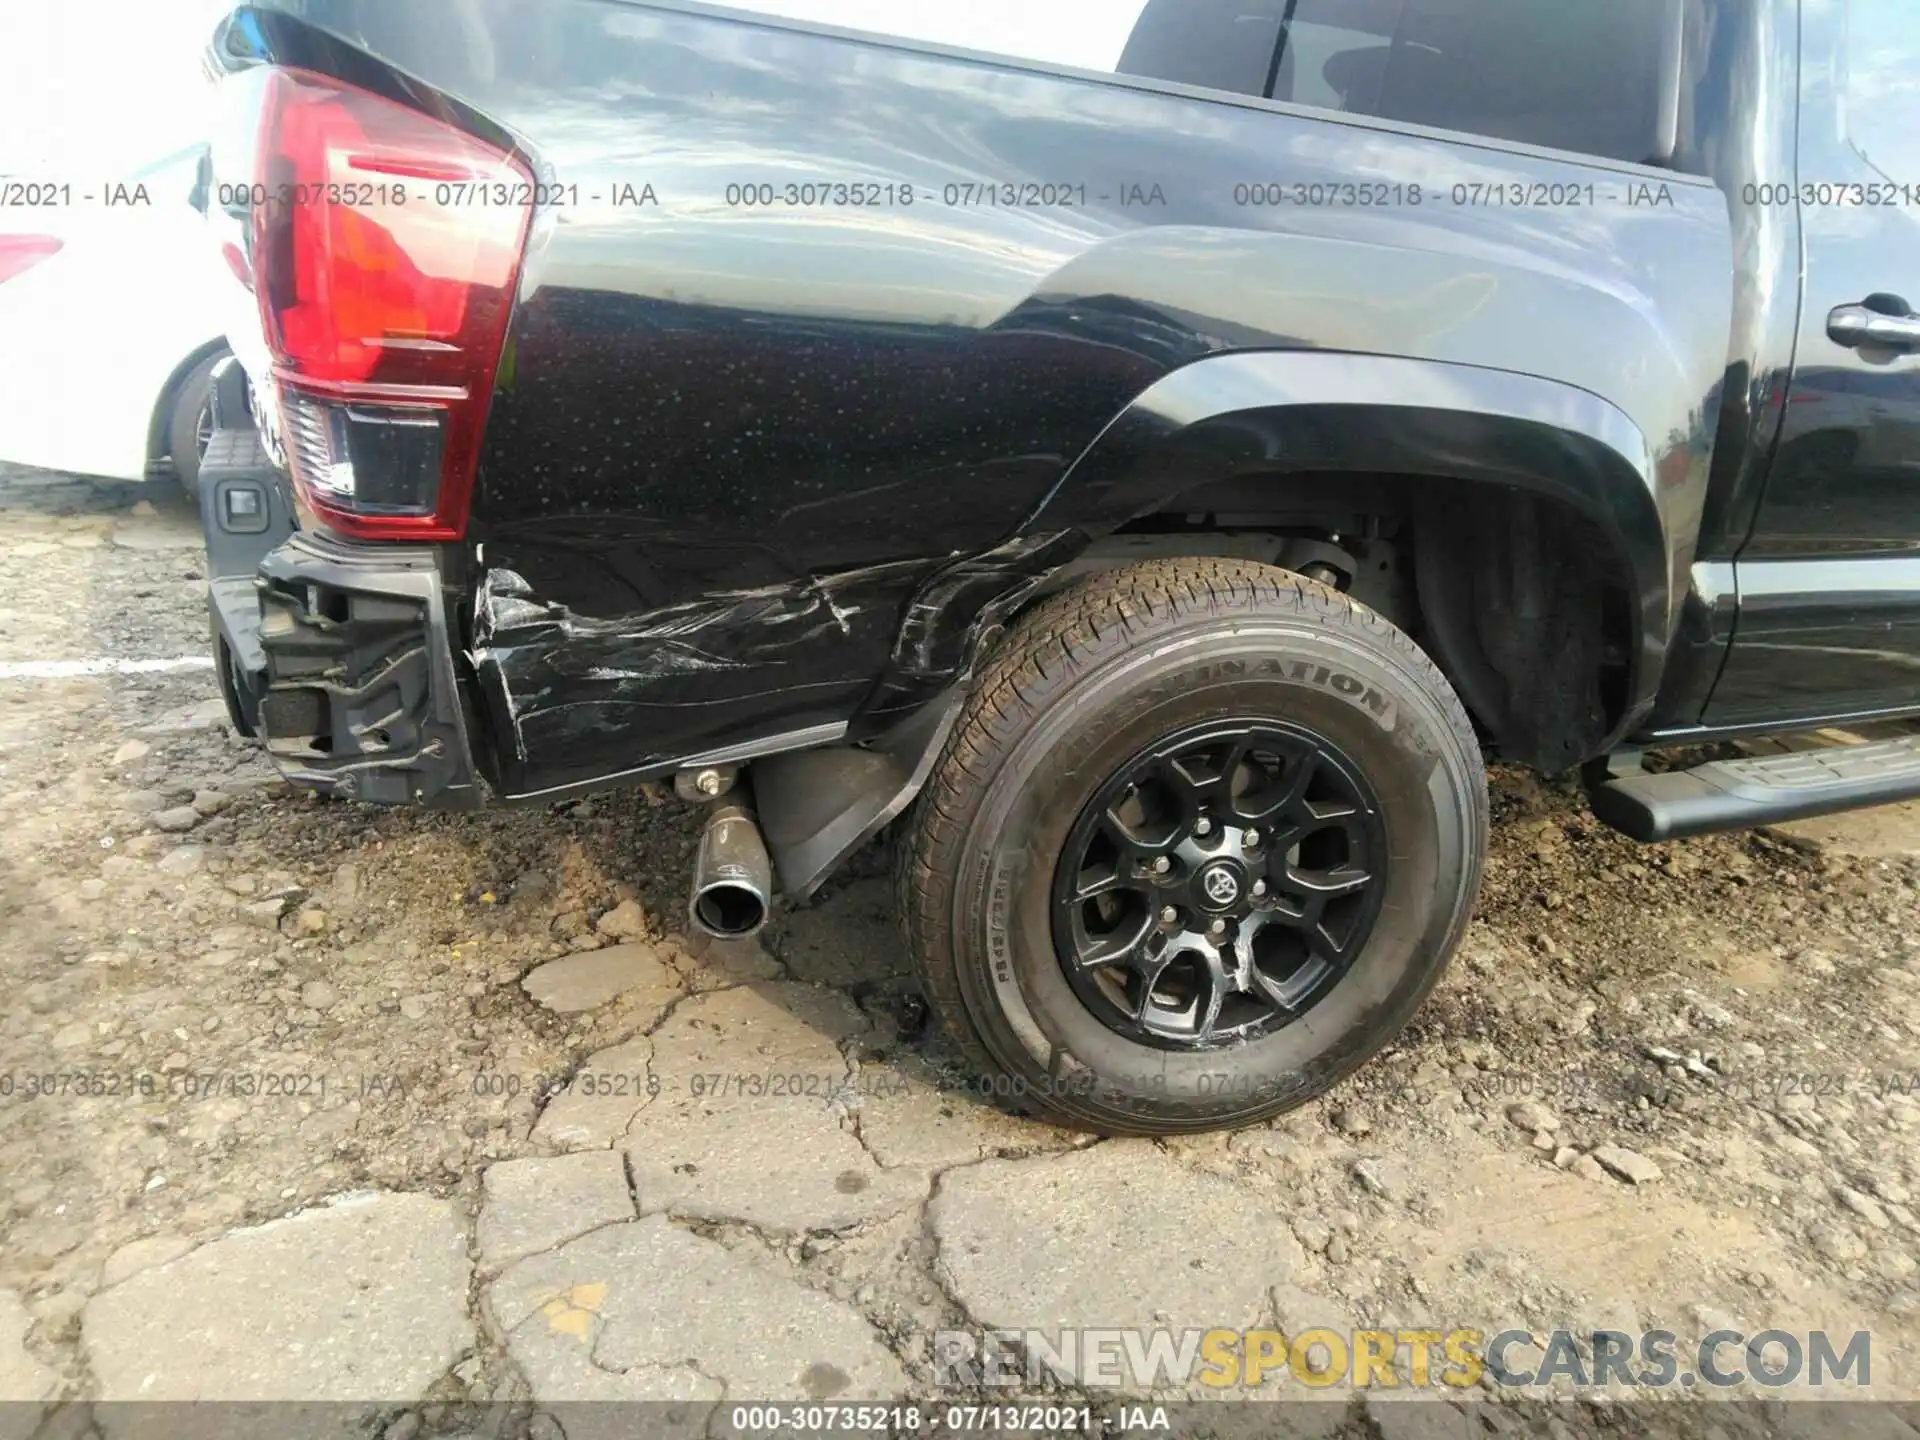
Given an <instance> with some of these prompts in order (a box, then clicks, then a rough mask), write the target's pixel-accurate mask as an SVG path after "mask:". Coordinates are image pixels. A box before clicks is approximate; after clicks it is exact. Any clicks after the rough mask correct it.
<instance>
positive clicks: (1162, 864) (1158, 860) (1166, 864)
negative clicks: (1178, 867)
mask: <svg viewBox="0 0 1920 1440" xmlns="http://www.w3.org/2000/svg"><path fill="white" fill-rule="evenodd" d="M1171 869H1173V861H1171V860H1169V859H1168V858H1167V857H1166V856H1164V855H1159V856H1156V857H1155V858H1154V862H1153V873H1154V874H1156V875H1164V874H1166V873H1167V872H1168V871H1169V870H1171Z"/></svg>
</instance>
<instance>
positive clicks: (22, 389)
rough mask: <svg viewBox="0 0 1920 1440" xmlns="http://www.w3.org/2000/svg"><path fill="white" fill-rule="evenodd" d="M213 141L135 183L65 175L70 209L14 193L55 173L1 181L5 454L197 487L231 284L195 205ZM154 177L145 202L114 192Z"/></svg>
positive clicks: (129, 191) (130, 192)
mask: <svg viewBox="0 0 1920 1440" xmlns="http://www.w3.org/2000/svg"><path fill="white" fill-rule="evenodd" d="M204 153H205V146H203V145H194V146H190V147H187V148H185V149H182V150H177V151H175V152H173V153H172V154H169V155H167V156H166V157H165V158H163V159H161V160H158V161H155V162H154V163H153V164H151V165H147V166H145V167H143V168H142V169H140V170H138V171H135V172H134V173H133V174H130V175H127V176H125V177H124V178H123V179H121V178H102V179H98V180H95V179H90V178H87V177H84V176H77V175H76V176H73V177H71V178H70V180H69V177H66V176H61V177H59V179H60V181H61V182H63V183H68V184H69V185H70V190H69V192H68V193H67V194H66V195H64V196H62V197H60V198H62V199H64V200H65V201H66V203H64V204H61V205H27V204H16V203H13V202H14V200H15V199H16V196H17V197H19V198H32V197H34V196H35V195H44V194H45V193H46V192H45V188H44V186H45V182H44V181H43V180H41V179H40V178H38V177H33V176H14V177H12V178H11V180H8V179H0V199H4V200H6V201H7V202H8V203H7V204H6V205H5V206H4V207H3V208H0V460H6V461H12V462H13V463H15V464H19V465H31V466H37V467H40V468H44V469H48V470H65V471H71V472H73V473H75V474H80V475H99V476H107V477H112V478H115V479H121V480H141V479H145V478H148V477H150V476H157V475H164V474H174V475H177V476H179V478H180V480H181V481H182V483H184V484H185V486H186V487H187V490H188V492H189V494H191V493H193V490H194V486H195V483H196V481H197V479H198V475H199V469H200V456H201V454H202V452H203V451H204V450H205V449H206V442H207V437H208V435H209V434H210V433H211V424H210V422H211V411H210V407H209V401H208V397H209V393H210V390H209V386H210V376H211V374H212V370H213V367H214V365H215V363H216V362H218V361H219V360H220V359H221V358H222V357H223V356H225V355H226V354H227V353H228V352H227V346H226V340H225V338H224V336H223V335H222V333H221V328H222V327H221V321H220V317H221V315H222V314H223V313H224V311H223V305H222V301H223V298H224V291H225V290H226V289H228V288H230V287H231V286H232V284H233V279H232V277H231V276H228V275H223V274H222V273H221V262H220V260H219V256H218V254H217V252H216V251H215V250H214V248H213V247H212V246H211V245H210V244H209V242H208V239H207V227H206V222H205V220H204V219H203V217H202V215H201V213H200V212H199V211H198V210H197V209H195V207H194V203H193V202H194V198H195V187H196V185H197V184H198V183H199V181H200V160H201V157H202V155H203V154H204ZM10 187H13V189H12V192H11V193H4V192H9V189H10ZM35 187H39V188H38V189H36V188H35ZM137 187H138V188H137ZM140 189H144V191H145V194H146V196H147V200H148V203H147V204H145V205H141V204H138V203H130V204H122V203H112V204H109V203H107V202H108V197H109V195H110V194H111V195H112V196H113V197H114V198H115V200H116V201H117V200H118V199H119V198H120V197H123V196H124V197H137V195H138V194H139V190H140ZM88 195H91V196H92V197H93V198H92V199H91V200H88V199H87V198H85V197H86V196H88Z"/></svg>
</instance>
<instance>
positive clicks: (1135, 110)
mask: <svg viewBox="0 0 1920 1440" xmlns="http://www.w3.org/2000/svg"><path fill="white" fill-rule="evenodd" d="M208 65H209V71H210V74H211V75H212V77H213V80H214V83H215V84H216V85H217V87H218V89H219V91H220V97H221V99H220V109H221V113H222V116H223V118H222V121H221V123H220V126H219V130H218V133H217V134H216V136H215V137H214V143H213V147H212V157H213V158H212V167H211V174H210V176H209V177H208V180H209V183H208V205H207V210H208V218H209V222H210V225H211V226H212V228H213V229H214V230H215V231H216V236H215V243H217V244H219V245H220V246H221V248H222V250H223V252H224V254H225V255H226V258H227V260H228V262H229V265H230V267H231V268H232V270H233V272H234V275H235V277H236V280H237V281H238V282H239V283H237V284H236V285H235V287H234V291H233V295H234V304H235V309H234V314H233V317H232V320H231V325H230V330H231V333H230V339H231V340H232V343H233V347H234V350H235V353H236V355H237V356H238V357H239V362H238V365H236V366H232V367H229V369H228V370H227V371H226V372H225V373H224V374H223V375H222V376H221V378H220V382H219V389H218V395H217V402H218V409H219V413H220V422H219V423H220V429H219V433H218V434H217V435H216V437H215V440H214V443H213V445H212V447H211V448H210V450H209V453H208V456H207V459H206V462H205V467H204V469H203V472H202V484H201V498H202V507H203V515H204V519H205V521H206V525H207V529H208V537H209V546H210V552H211V556H212V559H213V571H212V573H213V575H214V580H213V584H212V610H213V616H214V629H215V643H216V645H217V647H218V651H219V658H220V662H221V673H222V675H223V677H224V682H225V685H226V689H227V693H228V699H229V702H230V705H231V707H232V710H233V714H234V719H235V723H236V724H238V725H240V726H241V727H242V728H243V729H245V730H246V731H248V732H249V733H254V734H258V735H259V736H260V738H261V739H262V740H263V742H264V743H265V745H266V747H267V748H268V750H269V751H270V752H271V753H272V755H273V758H274V760H275V761H276V762H277V764H278V765H279V766H280V768H281V769H282V770H283V772H284V773H285V774H286V775H287V777H288V778H289V779H290V780H292V781H293V782H294V783H296V784H298V785H302V786H308V787H311V788H314V789H317V790H321V791H324V792H328V793H330V794H332V795H335V796H339V797H345V798H347V799H352V800H358V801H370V802H377V803H403V804H423V805H436V806H455V807H459V806H478V805H481V804H495V803H511V802H551V801H554V800H558V799H562V798H565V797H568V796H571V795H576V794H579V793H583V792H586V791H590V790H595V789H603V788H606V787H609V786H615V785H618V784H621V783H623V782H631V781H639V780H642V779H646V778H666V777H671V778H672V780H673V782H674V784H675V787H676V788H677V789H678V790H679V791H680V793H681V794H682V795H683V796H685V797H686V798H687V799H689V800H690V801H696V802H710V803H712V804H713V805H714V806H715V807H716V808H715V811H714V814H713V816H712V818H711V820H710V822H709V824H708V827H707V830H706V832H705V838H704V841H703V844H702V847H701V851H700V857H699V860H698V863H697V865H696V871H695V875H694V877H693V898H692V902H691V907H692V919H693V923H695V924H696V925H698V926H700V927H701V928H702V929H704V930H706V931H708V932H710V933H713V934H719V935H743V934H747V933H751V932H752V931H754V930H755V929H757V928H758V927H759V926H760V925H761V923H762V922H763V921H764V919H765V917H766V914H767V908H768V905H769V903H770V900H771V897H772V896H773V895H774V893H775V891H776V886H777V888H778V889H780V890H784V891H785V892H786V893H788V894H791V895H796V896H804V895H806V894H808V893H810V892H812V891H813V890H814V889H815V888H816V887H818V886H819V885H820V883H821V882H822V881H823V880H824V879H825V878H826V877H828V876H829V875H830V874H831V873H832V872H833V870H834V868H835V867H836V865H838V864H839V863H840V862H841V861H842V860H844V859H845V858H846V857H847V856H848V855H849V854H850V853H851V852H852V851H853V850H855V849H856V848H857V847H859V846H861V845H863V844H864V843H865V842H867V841H868V840H870V839H872V838H873V837H874V836H876V835H878V834H880V833H881V832H882V831H883V830H885V829H886V828H887V827H888V826H890V825H892V826H894V829H895V833H896V835H897V844H896V850H897V855H898V864H897V872H896V873H897V877H898V895H899V904H900V908H901V911H902V915H903V921H904V924H905V928H906V937H907V943H908V945H909V946H910V948H911V950H912V952H913V954H914V957H915V961H916V963H917V965H918V967H919V973H920V975H921V977H922V979H923V981H924V984H925V988H926V991H927V994H928V997H929V999H930V1000H931V1002H932V1004H933V1006H934V1009H935V1010H936V1012H937V1014H938V1015H939V1016H940V1018H941V1020H942V1022H943V1023H944V1025H945V1026H946V1027H947V1029H948V1030H949V1031H950V1032H951V1033H952V1034H953V1035H954V1036H955V1037H956V1038H957V1040H958V1041H959V1042H960V1043H961V1044H962V1045H963V1046H964V1047H965V1049H966V1051H967V1053H968V1054H969V1056H970V1057H971V1058H972V1059H973V1060H974V1061H975V1062H977V1063H978V1064H979V1065H980V1066H982V1067H985V1068H987V1069H989V1070H991V1071H992V1072H995V1073H996V1074H997V1076H998V1077H999V1080H1000V1081H1001V1082H1003V1084H1002V1086H1001V1088H1004V1089H1006V1090H1008V1091H1010V1092H1011V1093H1014V1094H1017V1095H1021V1096H1024V1097H1025V1098H1026V1100H1027V1102H1028V1104H1029V1105H1030V1106H1031V1107H1032V1108H1035V1109H1037V1110H1039V1111H1041V1112H1042V1113H1045V1114H1047V1115H1048V1116H1050V1117H1052V1118H1055V1119H1058V1120H1061V1121H1063V1122H1066V1123H1070V1124H1078V1125H1082V1126H1087V1127H1091V1128H1095V1129H1100V1130H1105V1131H1121V1132H1129V1131H1130V1132H1175V1131H1182V1130H1192V1129H1198V1128H1205V1127H1211V1126H1220V1125H1233V1124H1241V1123H1245V1122H1248V1121H1251V1120H1254V1119H1257V1118H1259V1117H1261V1116H1263V1115H1267V1114H1271V1113H1273V1112H1275V1111H1278V1110H1282V1109H1285V1108H1287V1107H1289V1106H1293V1105H1297V1104H1299V1103H1300V1102H1302V1101H1303V1100H1305V1099H1307V1098H1308V1097H1310V1096H1312V1095H1314V1094H1316V1093H1318V1092H1319V1091H1321V1090H1323V1089H1325V1088H1326V1087H1327V1086H1329V1085H1331V1084H1332V1083H1334V1082H1335V1081H1336V1080H1337V1079H1338V1078H1340V1077H1341V1076H1342V1075H1344V1074H1346V1073H1348V1072H1349V1071H1351V1070H1352V1069H1353V1068H1354V1067H1355V1066H1357V1065H1359V1064H1360V1063H1361V1062H1362V1061H1363V1060H1364V1059H1365V1058H1366V1057H1367V1056H1368V1055H1370V1054H1371V1053H1373V1052H1374V1051H1375V1050H1377V1049H1378V1048H1379V1047H1380V1046H1381V1045H1383V1044H1385V1043H1386V1042H1387V1041H1388V1040H1389V1039H1390V1038H1391V1037H1392V1036H1393V1035H1394V1034H1395V1032H1396V1031H1397V1030H1398V1029H1399V1028H1400V1027H1401V1026H1402V1025H1403V1024H1404V1023H1405V1022H1406V1020H1407V1019H1408V1017H1409V1016H1410V1015H1411V1014H1412V1013H1413V1011H1414V1009H1415V1007H1416V1006H1417V1005H1419V1003H1420V1001H1421V999H1422V997H1423V996H1425V995H1426V993H1427V992H1428V990H1429V989H1430V988H1431V987H1432V986H1433V984H1434V982H1435V979H1436V977H1437V976H1438V975H1439V973H1440V971H1441V968H1442V967H1443V965H1444V964H1445V962H1446V960H1447V958H1448V955H1449V953H1450V952H1451V951H1452V950H1453V948H1454V946H1455V945H1456V943H1457V942H1458V941H1459V938H1460V935H1461V932H1462V929H1463V927H1464V926H1465V924H1466V920H1467V916H1468V912H1469V909H1470V907H1471V905H1472V903H1473V899H1474V894H1475V890H1476V886H1477V883H1478V880H1479V875H1480V867H1481V857H1482V854H1483V851H1484V848H1485V846H1486V842H1487V828H1488V812H1487V801H1486V792H1485V782H1484V773H1483V763H1484V757H1486V756H1494V757H1498V758H1499V759H1501V760H1503V761H1506V762H1509V763H1516V764H1522V765H1527V766H1533V767H1536V768H1538V769H1540V770H1542V771H1546V772H1549V773H1559V772H1564V771H1568V770H1571V769H1573V768H1575V767H1582V766H1584V767H1585V768H1586V774H1587V777H1588V783H1589V788H1590V791H1591V795H1592V800H1593V805H1594V808H1595V810H1596V812H1597V813H1598V814H1599V815H1600V816H1601V817H1602V818H1603V819H1604V820H1606V821H1607V822H1609V823H1610V824H1612V825H1615V826H1617V827H1619V828H1620V829H1622V830H1624V831H1626V832H1627V833H1628V834H1630V835H1634V836H1636V837H1638V838H1640V839H1643V840H1660V839H1666V838H1671V837H1676V836H1682V835H1690V834H1697V833H1700V832H1703V831H1709V830H1714V829H1724V828H1732V827H1738V826H1745V825H1752V824H1756V823H1761V822H1767V821H1773V820H1778V819H1783V818H1789V817H1794V816H1801V815H1808V814H1816V813H1823V812H1827V811H1831V810H1838V809H1845V808H1849V807H1853V806H1860V805H1868V804H1875V803H1879V802H1881V801H1885V800H1891V799H1898V798H1904V797H1908V796H1912V795H1915V794H1920V746H1916V745H1915V744H1909V743H1898V744H1891V745H1875V746H1863V747H1857V748H1854V749H1842V750H1837V751H1824V752H1819V753H1817V754H1796V755H1792V756H1788V757H1786V758H1784V759H1780V760H1767V761H1758V760H1742V761H1722V762H1718V763H1714V764H1709V765H1706V766H1704V767H1702V768H1698V769H1694V770H1690V771H1688V770H1671V769H1669V770H1664V771H1661V772H1659V773H1654V772H1650V771H1646V770H1643V769H1642V768H1641V767H1640V765H1639V762H1638V756H1639V754H1640V753H1641V752H1642V751H1643V750H1644V749H1646V748H1649V747H1660V746H1668V747H1671V746H1678V745H1690V744H1693V743H1695V742H1699V741H1703V740H1708V739H1716V740H1717V739H1723V738H1727V737H1736V736H1742V735H1753V734H1760V733H1766V732H1773V731H1784V730H1792V729H1798V728H1807V727H1812V726H1816V725H1826V724H1830V723H1833V722H1841V721H1854V720H1860V719H1864V718H1867V717H1885V716H1896V715H1901V714H1907V713H1912V712H1915V711H1917V710H1920V382H1917V381H1916V375H1917V374H1920V369H1917V368H1916V367H1917V366H1920V361H1916V360H1915V358H1914V355H1915V352H1916V350H1920V317H1916V316H1915V314H1914V313H1913V311H1912V308H1911V306H1910V305H1909V303H1908V299H1907V298H1906V297H1909V296H1911V297H1916V298H1920V86H1916V85H1915V84H1914V83H1913V78H1912V77H1913V76H1914V75H1915V73H1920V31H1917V30H1916V29H1915V28H1914V26H1913V23H1912V11H1911V6H1910V0H1611V3H1608V4H1605V5H1598V4H1591V5H1589V4H1570V3H1568V0H1144V3H1143V0H1051V3H1044V4H1037V3H1032V0H1019V3H1009V0H971V3H968V4H948V3H931V0H885V3H879V0H761V3H754V0H741V3H739V4H737V5H732V6H727V7H721V6H714V5H707V4H701V3H693V0H644V3H640V0H266V3H261V4H258V5H252V6H246V7H243V8H241V9H239V10H236V11H235V12H233V14H232V15H230V16H229V17H228V18H227V19H226V20H225V21H223V22H222V24H221V26H220V27H219V29H218V31H217V33H216V35H215V37H214V40H213V43H212V45H211V46H210V48H209V51H208ZM240 367H244V373H243V372H242V369H241V368H240ZM248 376H251V377H252V380H253V381H254V382H255V383H254V384H252V385H249V384H248V381H247V377H248ZM283 476H284V477H286V479H285V480H284V481H283ZM896 822H897V823H896Z"/></svg>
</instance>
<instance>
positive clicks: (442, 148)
mask: <svg viewBox="0 0 1920 1440" xmlns="http://www.w3.org/2000/svg"><path fill="white" fill-rule="evenodd" d="M247 79H248V81H249V82H250V84H249V87H248V88H250V89H251V88H252V87H253V86H255V85H257V86H258V87H260V89H259V93H258V95H257V97H256V98H253V99H252V103H253V104H255V105H257V106H258V107H259V109H258V122H259V129H258V132H257V140H256V142H255V144H254V146H253V156H252V165H251V171H252V174H251V180H250V183H249V184H247V185H244V186H231V187H216V199H219V196H218V191H219V190H220V189H222V188H225V189H227V191H228V195H227V196H226V197H225V198H226V200H227V201H231V200H233V199H239V200H241V201H243V202H244V203H245V204H246V206H247V209H248V212H249V217H250V218H249V222H248V224H247V226H246V228H245V251H246V253H245V256H244V257H243V258H244V264H236V260H235V257H234V256H233V255H231V254H230V255H229V256H228V262H229V264H230V265H232V266H234V268H235V271H236V274H239V275H240V276H241V278H242V280H243V282H244V281H250V282H251V287H252V289H253V292H254V298H255V299H256V301H257V303H258V306H259V317H260V326H261V329H262V331H263V332H264V336H265V340H266V346H267V351H268V353H269V355H270V358H271V366H272V376H273V386H274V389H275V390H276V392H277V393H278V397H279V402H280V420H281V429H282V432H283V438H284V440H285V443H286V450H287V456H288V461H289V468H290V469H291V470H292V472H293V479H294V483H295V485H296V487H297V488H298V490H299V492H300V498H301V500H302V501H303V502H304V504H305V505H306V506H307V507H308V508H309V509H310V510H311V511H312V512H313V513H314V514H315V515H316V516H317V517H318V518H320V519H321V520H323V521H324V522H325V523H326V524H328V525H329V526H330V527H332V528H334V529H337V530H339V531H340V532H342V533H344V534H348V535H353V536H357V537H360V538H364V539H412V540H453V539H458V538H459V537H460V535H461V534H462V532H463V531H464V530H465V528H466V521H467V510H468V504H469V501H470V499H471V496H472V491H473V479H474V470H475V467H476V466H477V465H478V463H479V457H480V437H481V432H482V430H483V428H484V427H485V424H486V415H487V407H488V404H489V402H490V400H491V398H492V393H493V381H494V376H495V373H496V371H497V369H498V367H499V363H500V353H501V346H502V343H503V342H504V339H505V336H506V328H507V319H508V315H509V312H510V310H511V308H512V302H513V288H514V284H515V280H516V276H517V274H518V270H519V264H520V256H521V251H522V249H523V247H524V246H525V243H526V234H527V224H528V219H529V215H530V205H529V203H528V202H529V201H530V198H531V191H532V185H531V177H530V176H529V175H528V174H527V172H526V170H525V169H524V167H522V166H521V165H520V163H519V162H518V161H516V160H515V159H514V158H513V157H511V156H509V155H507V154H505V153H504V152H502V151H500V150H497V149H495V148H494V147H492V146H491V145H488V144H485V143H484V142H482V141H480V140H478V139H476V138H474V137H473V136H471V135H468V134H466V133H465V132H464V131H461V130H458V129H456V128H454V127H453V126H451V125H449V124H446V123H445V122H443V121H440V120H437V119H434V118H433V117H431V116H427V115H423V114H420V113H419V112H417V111H414V110H410V109H408V108H406V107H405V106H402V105H398V104H396V103H394V102H393V101H390V100H386V99H384V98H382V97H380V96H377V95H373V94H370V93H368V92H367V91H364V90H359V89H355V88H354V87H352V86H349V85H343V84H341V83H340V82H338V81H335V80H330V79H327V78H325V77H323V76H319V75H313V74H309V73H306V72H304V71H298V70H286V69H277V68H275V69H268V70H266V71H264V73H262V72H256V74H255V76H250V77H247ZM228 208H229V211H231V206H230V205H229V206H228Z"/></svg>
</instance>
